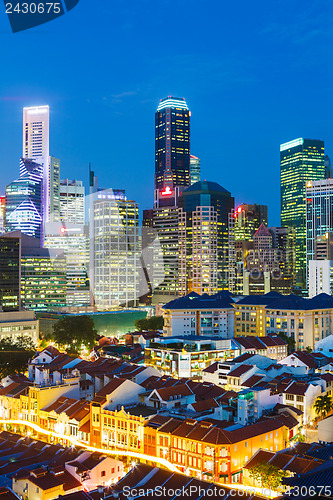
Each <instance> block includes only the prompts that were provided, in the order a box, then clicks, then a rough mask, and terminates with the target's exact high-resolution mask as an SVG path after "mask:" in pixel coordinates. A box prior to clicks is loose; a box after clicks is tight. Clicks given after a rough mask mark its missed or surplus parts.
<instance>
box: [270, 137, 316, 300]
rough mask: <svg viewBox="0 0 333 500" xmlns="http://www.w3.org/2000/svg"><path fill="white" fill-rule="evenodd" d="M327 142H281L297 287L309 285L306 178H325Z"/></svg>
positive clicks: (284, 209)
mask: <svg viewBox="0 0 333 500" xmlns="http://www.w3.org/2000/svg"><path fill="white" fill-rule="evenodd" d="M324 159H325V153H324V142H323V141H320V140H313V139H303V138H298V139H295V140H293V141H290V142H287V143H284V144H281V146H280V162H281V225H282V226H287V227H294V228H295V252H296V287H297V288H296V290H298V291H299V293H302V292H304V290H305V286H306V222H305V221H306V198H305V195H306V193H305V189H306V182H307V181H314V180H319V179H324V178H325V160H324Z"/></svg>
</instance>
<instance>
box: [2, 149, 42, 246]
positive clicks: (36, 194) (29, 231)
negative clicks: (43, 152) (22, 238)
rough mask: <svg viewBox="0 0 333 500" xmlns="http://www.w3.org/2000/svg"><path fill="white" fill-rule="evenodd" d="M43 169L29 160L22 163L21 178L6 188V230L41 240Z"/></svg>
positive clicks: (22, 160)
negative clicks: (20, 232)
mask: <svg viewBox="0 0 333 500" xmlns="http://www.w3.org/2000/svg"><path fill="white" fill-rule="evenodd" d="M42 183H43V167H42V166H41V165H40V164H38V163H35V162H34V161H32V160H29V159H24V158H23V159H21V161H20V177H19V178H18V179H16V180H15V181H13V182H12V183H10V184H8V186H6V204H5V230H6V232H9V231H22V233H24V234H26V235H28V236H33V237H36V238H41V236H42V230H43V228H42V226H43V217H42Z"/></svg>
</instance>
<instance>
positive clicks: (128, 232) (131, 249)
mask: <svg viewBox="0 0 333 500" xmlns="http://www.w3.org/2000/svg"><path fill="white" fill-rule="evenodd" d="M92 215H93V219H94V221H93V238H92V236H91V238H92V239H93V253H94V256H93V268H91V269H90V274H92V273H93V275H94V278H93V283H94V289H93V292H94V301H95V304H96V306H97V308H98V309H99V310H109V309H112V308H117V307H119V306H126V307H128V306H131V305H135V304H136V303H137V300H138V298H139V280H140V276H139V271H140V251H141V243H140V240H139V208H138V205H137V203H136V202H135V201H130V200H127V199H125V197H124V195H123V194H122V193H121V195H120V196H118V195H117V194H116V193H114V192H113V191H112V190H106V191H101V192H98V193H96V198H95V200H94V202H93V214H92Z"/></svg>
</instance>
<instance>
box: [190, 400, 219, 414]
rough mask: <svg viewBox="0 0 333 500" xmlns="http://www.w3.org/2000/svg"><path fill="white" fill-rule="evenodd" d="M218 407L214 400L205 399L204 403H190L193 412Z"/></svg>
mask: <svg viewBox="0 0 333 500" xmlns="http://www.w3.org/2000/svg"><path fill="white" fill-rule="evenodd" d="M218 407H219V405H218V404H217V402H216V401H215V399H206V400H204V401H198V402H197V403H192V408H193V410H194V411H197V412H201V411H206V410H211V409H213V408H218Z"/></svg>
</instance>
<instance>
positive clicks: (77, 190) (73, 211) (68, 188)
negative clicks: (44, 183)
mask: <svg viewBox="0 0 333 500" xmlns="http://www.w3.org/2000/svg"><path fill="white" fill-rule="evenodd" d="M60 222H64V223H67V222H68V223H70V224H84V222H85V188H84V186H83V182H82V181H77V180H75V179H74V180H68V179H65V180H62V181H60Z"/></svg>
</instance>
